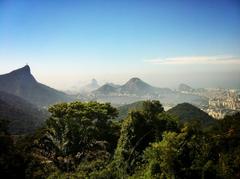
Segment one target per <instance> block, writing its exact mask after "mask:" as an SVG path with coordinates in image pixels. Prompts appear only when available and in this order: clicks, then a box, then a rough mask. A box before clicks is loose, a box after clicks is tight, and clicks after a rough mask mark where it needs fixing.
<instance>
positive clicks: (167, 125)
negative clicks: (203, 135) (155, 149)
mask: <svg viewBox="0 0 240 179" xmlns="http://www.w3.org/2000/svg"><path fill="white" fill-rule="evenodd" d="M176 128H177V123H176V121H175V120H173V119H171V118H170V116H168V115H167V114H165V113H164V111H163V107H162V105H161V104H160V103H159V101H146V102H144V103H143V110H142V111H132V112H131V113H130V114H129V116H128V117H127V118H126V119H125V120H124V121H123V123H122V128H121V135H120V138H119V141H118V145H117V148H116V151H115V155H114V162H113V163H115V165H116V167H117V168H121V169H122V170H121V171H122V172H123V175H125V173H127V174H132V172H133V171H134V168H135V167H136V165H137V164H138V163H141V160H142V153H143V151H144V149H145V148H146V147H147V146H148V145H149V143H151V142H154V141H156V140H160V139H161V137H162V132H163V131H165V130H175V129H176Z"/></svg>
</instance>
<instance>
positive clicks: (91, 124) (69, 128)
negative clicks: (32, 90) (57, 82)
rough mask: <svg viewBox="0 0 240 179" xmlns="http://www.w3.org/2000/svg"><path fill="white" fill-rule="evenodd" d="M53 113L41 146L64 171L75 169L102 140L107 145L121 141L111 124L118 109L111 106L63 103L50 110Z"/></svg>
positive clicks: (95, 103)
mask: <svg viewBox="0 0 240 179" xmlns="http://www.w3.org/2000/svg"><path fill="white" fill-rule="evenodd" d="M49 112H50V113H51V116H50V118H49V119H48V120H47V121H46V127H45V131H46V132H45V134H44V135H43V136H42V137H41V139H40V140H39V144H40V146H41V147H42V148H43V149H44V150H45V152H46V153H48V154H49V155H48V157H51V160H53V161H54V162H55V164H56V165H57V166H58V167H59V168H60V169H62V170H66V171H70V170H73V169H74V166H75V164H78V163H79V162H80V161H81V160H82V159H83V158H84V157H86V156H87V153H88V151H90V150H92V149H94V148H96V145H98V144H99V141H103V142H102V144H105V143H104V141H106V142H110V141H111V140H112V141H111V142H112V143H113V144H114V140H117V139H116V138H117V137H116V136H115V135H116V132H115V131H114V130H113V129H112V128H113V126H114V124H113V123H112V122H111V120H112V119H114V118H115V117H116V116H117V110H116V109H115V108H113V107H112V106H111V105H110V104H109V103H97V102H89V103H84V102H72V103H61V104H56V105H53V106H52V107H50V108H49ZM115 143H116V142H115Z"/></svg>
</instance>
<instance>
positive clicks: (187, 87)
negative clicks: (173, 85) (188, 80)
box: [178, 83, 194, 92]
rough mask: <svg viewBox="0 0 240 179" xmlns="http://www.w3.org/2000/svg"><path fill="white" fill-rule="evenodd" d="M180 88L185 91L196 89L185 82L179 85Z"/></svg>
mask: <svg viewBox="0 0 240 179" xmlns="http://www.w3.org/2000/svg"><path fill="white" fill-rule="evenodd" d="M178 90H179V91H183V92H193V91H194V89H193V88H192V87H190V86H188V85H186V84H183V83H182V84H180V85H179V86H178Z"/></svg>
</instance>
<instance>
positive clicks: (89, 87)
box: [80, 79, 100, 92]
mask: <svg viewBox="0 0 240 179" xmlns="http://www.w3.org/2000/svg"><path fill="white" fill-rule="evenodd" d="M99 87H100V86H99V84H98V82H97V80H96V79H92V81H91V82H90V83H89V84H87V85H86V86H84V87H82V88H81V90H80V91H81V92H91V91H94V90H96V89H98V88H99Z"/></svg>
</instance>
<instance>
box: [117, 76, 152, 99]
mask: <svg viewBox="0 0 240 179" xmlns="http://www.w3.org/2000/svg"><path fill="white" fill-rule="evenodd" d="M154 91H155V88H154V87H152V86H151V85H149V84H147V83H145V82H144V81H142V80H141V79H139V78H131V79H130V80H129V81H128V82H127V83H125V84H124V85H123V86H121V87H120V92H121V93H127V94H137V95H141V94H148V93H152V92H154Z"/></svg>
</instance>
